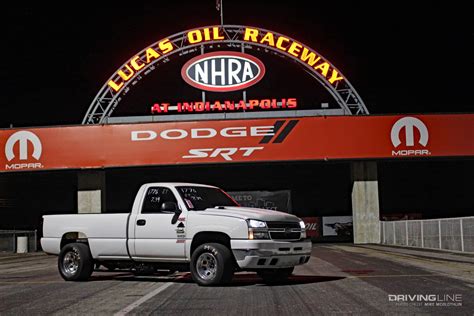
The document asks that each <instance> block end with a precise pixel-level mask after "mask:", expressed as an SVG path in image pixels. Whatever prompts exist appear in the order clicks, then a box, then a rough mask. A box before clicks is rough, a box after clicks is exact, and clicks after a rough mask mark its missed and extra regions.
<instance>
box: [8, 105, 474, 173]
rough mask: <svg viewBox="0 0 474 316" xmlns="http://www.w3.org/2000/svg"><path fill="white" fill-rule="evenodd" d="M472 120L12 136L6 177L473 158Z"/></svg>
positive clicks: (21, 132)
mask: <svg viewBox="0 0 474 316" xmlns="http://www.w3.org/2000/svg"><path fill="white" fill-rule="evenodd" d="M473 139H474V114H464V115H456V114H452V115H416V116H414V115H410V116H400V115H397V116H334V117H303V118H287V119H284V118H278V119H260V120H224V121H195V122H170V123H149V124H123V125H95V126H71V127H48V128H28V129H9V130H2V131H0V148H2V149H3V153H0V171H18V170H38V169H42V170H43V169H62V168H104V167H105V168H107V167H123V166H145V165H171V164H198V163H229V162H260V161H294V160H298V161H302V160H330V159H377V158H391V159H400V158H401V157H415V156H416V157H454V156H474V141H473Z"/></svg>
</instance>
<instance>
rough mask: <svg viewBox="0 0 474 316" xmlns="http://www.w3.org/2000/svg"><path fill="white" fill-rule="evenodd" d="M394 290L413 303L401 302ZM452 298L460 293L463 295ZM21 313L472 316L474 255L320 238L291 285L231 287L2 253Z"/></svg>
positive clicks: (248, 276) (12, 300)
mask: <svg viewBox="0 0 474 316" xmlns="http://www.w3.org/2000/svg"><path fill="white" fill-rule="evenodd" d="M389 295H392V298H393V295H404V296H408V295H411V296H412V297H413V298H414V300H412V301H410V298H408V299H407V300H406V301H405V302H401V301H399V302H395V301H390V296H389ZM414 295H425V296H427V295H431V296H430V297H431V298H435V300H436V301H426V300H427V299H425V301H423V298H421V301H420V298H419V296H418V298H417V297H416V296H414ZM446 295H448V296H450V297H454V295H456V301H455V302H453V301H449V299H448V301H447V300H446ZM443 300H444V301H443ZM430 304H431V305H433V306H426V305H430ZM436 304H437V305H438V306H436ZM19 314H21V315H39V314H41V315H68V314H73V315H74V314H76V315H125V314H129V315H134V314H136V315H148V314H156V315H158V314H159V315H178V314H179V315H180V316H181V315H213V314H215V315H334V314H356V315H385V314H433V315H473V314H474V256H468V255H461V254H449V253H445V252H435V251H419V250H414V249H404V248H394V247H385V246H379V245H367V246H354V245H349V244H317V245H315V246H314V248H313V253H312V258H311V260H310V261H309V263H308V264H306V265H303V266H299V267H297V268H296V269H295V273H294V275H293V276H292V277H291V278H290V279H289V281H288V282H286V283H285V284H279V285H272V286H269V285H265V284H263V283H262V280H261V279H260V278H258V277H257V275H256V274H254V273H246V272H242V273H238V274H236V275H235V277H234V280H233V281H232V284H230V285H227V286H220V287H200V286H198V285H197V284H195V283H193V282H192V280H191V278H190V276H189V274H188V273H178V274H174V275H171V276H166V275H161V276H160V275H156V276H150V277H135V276H133V275H132V274H131V273H129V272H113V273H110V272H94V274H93V275H92V277H91V279H90V280H89V281H88V282H65V281H63V280H62V279H61V277H60V276H59V274H58V272H57V269H56V257H53V256H47V255H45V254H43V253H33V254H25V255H20V254H0V315H19Z"/></svg>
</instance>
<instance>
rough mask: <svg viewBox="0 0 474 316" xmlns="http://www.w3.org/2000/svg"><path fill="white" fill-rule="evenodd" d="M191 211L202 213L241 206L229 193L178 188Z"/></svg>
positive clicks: (200, 188)
mask: <svg viewBox="0 0 474 316" xmlns="http://www.w3.org/2000/svg"><path fill="white" fill-rule="evenodd" d="M176 188H177V189H178V192H179V194H180V195H181V197H182V198H183V200H184V203H186V206H187V207H188V209H189V210H193V211H202V210H205V209H206V208H213V207H216V206H239V204H238V203H237V202H235V201H234V200H233V199H232V198H231V197H230V196H229V195H227V193H225V192H224V191H222V190H221V189H218V188H210V187H192V186H189V187H185V186H182V187H176Z"/></svg>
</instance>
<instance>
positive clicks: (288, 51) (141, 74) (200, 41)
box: [82, 25, 369, 124]
mask: <svg viewBox="0 0 474 316" xmlns="http://www.w3.org/2000/svg"><path fill="white" fill-rule="evenodd" d="M205 48H210V49H216V48H218V49H240V50H241V51H242V52H243V51H245V50H257V51H263V52H266V53H273V54H277V55H279V56H281V57H284V58H287V59H289V60H293V61H294V62H296V63H297V64H298V65H299V66H301V67H302V69H304V70H305V71H306V72H307V73H309V74H310V75H311V76H312V77H313V78H314V79H315V80H317V81H318V82H319V83H320V84H321V85H322V86H323V87H324V88H326V90H327V91H328V92H329V93H330V94H331V95H332V96H333V98H334V99H335V100H336V102H337V104H338V105H339V106H340V107H341V108H342V109H343V110H344V113H347V114H351V115H362V114H368V113H369V112H368V111H367V108H366V106H365V104H364V102H363V101H362V99H361V97H360V96H359V94H358V93H357V91H356V90H355V89H354V87H353V86H352V85H351V84H350V82H349V81H348V80H347V78H346V77H344V75H343V74H342V73H341V72H340V71H339V70H338V69H337V68H336V67H335V66H334V65H333V64H332V63H330V62H329V61H328V60H327V59H326V58H324V57H323V56H321V55H320V54H319V53H317V52H316V51H315V50H313V49H311V48H310V47H308V46H306V45H304V44H302V43H300V42H298V41H296V40H294V39H292V38H291V37H288V36H285V35H282V34H280V33H277V32H273V31H269V30H266V29H262V28H257V27H250V26H242V25H221V26H205V27H200V28H196V29H191V30H186V31H183V32H180V33H176V34H174V35H171V36H169V37H167V38H165V39H162V40H160V41H157V42H155V43H153V44H152V45H150V46H148V47H146V48H144V49H143V50H141V51H140V52H139V53H138V54H136V55H135V56H133V57H132V58H131V59H129V60H128V61H127V62H126V63H124V64H123V65H122V66H121V67H120V68H119V69H118V70H117V71H116V72H115V73H114V74H113V75H112V76H111V77H110V78H109V79H108V80H107V82H106V83H105V84H104V85H103V86H102V88H101V89H100V91H99V93H98V94H97V95H96V97H95V98H94V100H93V101H92V103H91V105H90V106H89V108H88V110H87V113H86V115H85V116H84V119H83V121H82V124H103V123H106V122H107V118H108V117H110V116H111V115H112V113H113V111H114V110H115V108H116V107H117V106H118V104H119V103H120V101H121V100H122V99H123V97H124V96H125V95H126V94H127V93H128V92H129V91H130V89H132V88H133V87H134V86H135V85H136V84H137V83H138V82H139V81H140V80H143V79H144V78H145V77H146V76H147V75H148V74H150V73H151V72H152V71H153V70H155V69H157V68H159V65H160V64H164V63H168V62H169V61H170V58H171V57H172V56H175V55H179V56H184V55H187V54H192V53H196V52H198V53H199V52H200V53H201V54H202V53H203V52H204V50H205Z"/></svg>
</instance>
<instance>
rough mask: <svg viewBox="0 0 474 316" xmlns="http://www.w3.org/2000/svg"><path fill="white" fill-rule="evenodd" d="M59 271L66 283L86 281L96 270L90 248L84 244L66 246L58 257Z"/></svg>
mask: <svg viewBox="0 0 474 316" xmlns="http://www.w3.org/2000/svg"><path fill="white" fill-rule="evenodd" d="M58 269H59V274H61V277H62V278H63V279H64V280H66V281H86V280H87V279H89V277H90V276H91V274H92V271H93V270H94V261H93V260H92V255H91V252H90V250H89V246H87V245H85V244H82V243H71V244H67V245H65V246H64V247H63V248H62V249H61V252H60V253H59V257H58Z"/></svg>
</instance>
